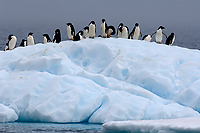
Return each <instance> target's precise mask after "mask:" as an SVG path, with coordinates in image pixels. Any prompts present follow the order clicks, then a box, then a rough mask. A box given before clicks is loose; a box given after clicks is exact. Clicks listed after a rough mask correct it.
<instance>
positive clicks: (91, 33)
mask: <svg viewBox="0 0 200 133" xmlns="http://www.w3.org/2000/svg"><path fill="white" fill-rule="evenodd" d="M95 34H96V25H95V22H94V21H91V22H90V23H89V38H94V37H95Z"/></svg>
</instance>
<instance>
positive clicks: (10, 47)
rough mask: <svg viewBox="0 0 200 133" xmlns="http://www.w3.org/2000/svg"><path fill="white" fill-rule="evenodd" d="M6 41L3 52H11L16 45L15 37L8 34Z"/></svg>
mask: <svg viewBox="0 0 200 133" xmlns="http://www.w3.org/2000/svg"><path fill="white" fill-rule="evenodd" d="M6 41H8V42H7V43H6V47H5V51H6V50H13V49H14V48H15V47H16V45H17V37H15V36H14V35H13V34H10V35H9V36H8V39H6Z"/></svg>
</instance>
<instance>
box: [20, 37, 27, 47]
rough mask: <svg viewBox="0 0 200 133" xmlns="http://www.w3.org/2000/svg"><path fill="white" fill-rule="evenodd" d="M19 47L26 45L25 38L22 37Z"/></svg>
mask: <svg viewBox="0 0 200 133" xmlns="http://www.w3.org/2000/svg"><path fill="white" fill-rule="evenodd" d="M19 46H20V47H26V46H27V40H25V39H22V42H21V44H20V45H19Z"/></svg>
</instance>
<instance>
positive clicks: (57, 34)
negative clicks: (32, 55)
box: [53, 29, 61, 43]
mask: <svg viewBox="0 0 200 133" xmlns="http://www.w3.org/2000/svg"><path fill="white" fill-rule="evenodd" d="M60 42H61V34H60V30H59V29H56V30H55V34H54V35H53V43H60Z"/></svg>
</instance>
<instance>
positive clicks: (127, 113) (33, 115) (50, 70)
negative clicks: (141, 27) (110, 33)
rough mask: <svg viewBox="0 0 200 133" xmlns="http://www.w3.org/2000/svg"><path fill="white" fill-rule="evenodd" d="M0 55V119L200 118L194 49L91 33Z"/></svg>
mask: <svg viewBox="0 0 200 133" xmlns="http://www.w3.org/2000/svg"><path fill="white" fill-rule="evenodd" d="M0 57H1V58H0V85H1V87H0V104H1V106H2V107H1V108H4V109H1V112H2V113H1V114H2V116H3V117H2V118H3V120H2V121H1V122H7V121H15V120H18V121H41V122H63V123H66V122H90V123H105V122H109V121H126V120H146V119H148V120H149V119H150V120H154V119H175V118H184V117H200V114H199V112H200V107H199V105H200V89H199V86H200V69H199V68H200V63H199V62H200V58H199V57H200V52H199V51H198V50H190V49H186V48H180V47H176V46H166V45H158V44H156V43H154V42H151V43H149V42H146V41H140V40H128V39H122V38H107V39H105V38H95V39H85V40H82V41H77V42H73V41H63V42H61V43H59V44H54V43H47V44H37V45H34V46H28V47H24V48H20V47H19V48H16V49H14V50H12V51H6V52H4V51H1V52H0ZM13 111H14V112H13Z"/></svg>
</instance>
